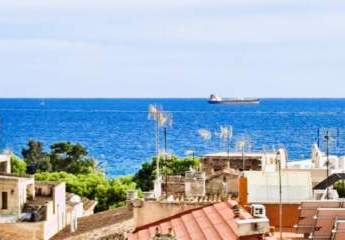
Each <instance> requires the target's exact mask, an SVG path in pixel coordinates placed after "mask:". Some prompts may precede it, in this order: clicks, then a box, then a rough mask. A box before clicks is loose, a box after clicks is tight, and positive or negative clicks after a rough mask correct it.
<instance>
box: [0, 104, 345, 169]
mask: <svg viewBox="0 0 345 240" xmlns="http://www.w3.org/2000/svg"><path fill="white" fill-rule="evenodd" d="M41 103H42V100H40V99H0V117H1V129H0V134H1V135H0V142H1V146H2V148H10V149H12V150H13V151H15V152H16V153H20V152H21V149H22V148H23V147H24V146H25V145H26V143H27V141H28V139H30V138H31V139H37V140H40V141H43V142H44V143H46V144H47V147H48V144H51V143H54V142H57V141H66V140H68V141H72V142H80V143H82V144H84V145H85V146H87V148H88V149H89V152H90V154H91V155H92V156H94V157H95V158H97V159H98V160H99V161H100V162H101V163H102V166H103V167H104V168H105V169H106V172H107V174H108V175H110V176H118V175H126V174H131V173H133V172H135V171H136V170H137V169H138V167H139V166H140V164H141V163H142V162H144V161H146V160H148V159H150V157H151V156H152V155H153V154H154V151H155V143H154V128H153V122H151V121H150V120H148V116H147V108H148V105H149V104H153V103H155V104H158V105H160V106H162V107H163V108H164V109H165V110H167V111H170V112H172V113H173V125H172V127H171V128H170V129H168V149H169V150H170V151H171V152H173V153H176V154H177V155H180V156H183V155H185V153H186V151H187V150H190V149H192V150H194V151H195V152H196V154H197V155H200V154H203V153H205V152H209V151H219V150H221V149H224V146H223V144H222V143H221V142H220V140H219V138H218V137H217V136H214V137H213V139H212V140H210V141H204V140H202V139H201V138H200V137H199V136H198V132H197V131H198V129H200V128H207V129H209V130H211V131H212V132H216V131H217V130H218V129H219V126H221V125H230V124H231V125H233V127H234V137H233V140H232V142H233V143H234V142H235V141H236V139H238V138H241V137H243V136H246V137H249V138H250V139H251V148H252V149H253V150H260V149H262V148H266V149H272V147H273V146H275V147H277V146H278V145H280V144H283V145H284V146H285V147H286V148H287V149H288V151H289V158H290V159H292V160H293V159H300V158H304V157H309V155H310V147H311V144H312V143H313V142H314V141H315V140H316V138H317V129H318V128H319V127H332V128H339V134H337V135H338V138H337V139H338V140H337V141H334V143H333V146H332V152H333V153H339V154H341V153H345V148H344V139H345V135H344V134H345V99H339V100H334V99H332V100H327V99H314V100H306V99H289V100H286V99H264V100H262V102H261V104H260V105H242V106H241V105H210V104H208V103H207V102H206V101H205V100H204V99H85V100H81V99H74V100H71V99H46V100H45V104H44V105H42V104H41ZM334 132H336V131H334ZM334 135H336V133H334ZM335 137H336V136H335ZM233 146H234V144H232V147H233Z"/></svg>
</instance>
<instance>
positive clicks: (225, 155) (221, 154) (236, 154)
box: [203, 152, 275, 158]
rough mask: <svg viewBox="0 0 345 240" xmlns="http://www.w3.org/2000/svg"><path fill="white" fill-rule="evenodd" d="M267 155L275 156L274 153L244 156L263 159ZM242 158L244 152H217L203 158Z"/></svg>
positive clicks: (256, 153)
mask: <svg viewBox="0 0 345 240" xmlns="http://www.w3.org/2000/svg"><path fill="white" fill-rule="evenodd" d="M267 154H274V155H275V153H273V152H245V153H244V155H245V157H246V158H248V157H255V158H257V157H262V156H264V155H267ZM228 156H230V157H242V152H230V153H228V152H217V153H209V154H206V155H204V156H203V157H228Z"/></svg>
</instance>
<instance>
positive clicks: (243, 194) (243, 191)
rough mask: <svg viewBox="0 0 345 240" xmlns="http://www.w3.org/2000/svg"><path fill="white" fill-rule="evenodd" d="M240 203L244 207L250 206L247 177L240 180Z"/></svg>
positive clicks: (241, 177)
mask: <svg viewBox="0 0 345 240" xmlns="http://www.w3.org/2000/svg"><path fill="white" fill-rule="evenodd" d="M238 202H239V204H240V205H241V206H243V207H245V206H247V205H248V179H247V178H246V177H245V176H240V177H239V178H238Z"/></svg>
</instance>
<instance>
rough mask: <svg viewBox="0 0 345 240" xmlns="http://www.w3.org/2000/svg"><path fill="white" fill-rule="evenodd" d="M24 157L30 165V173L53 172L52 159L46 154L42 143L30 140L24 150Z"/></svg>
mask: <svg viewBox="0 0 345 240" xmlns="http://www.w3.org/2000/svg"><path fill="white" fill-rule="evenodd" d="M22 155H23V157H24V160H25V162H26V163H27V165H28V169H27V171H28V173H35V172H42V171H51V170H52V165H51V162H50V157H49V155H48V154H47V153H46V152H44V150H43V143H42V142H39V141H35V140H30V141H29V142H28V146H27V148H23V150H22Z"/></svg>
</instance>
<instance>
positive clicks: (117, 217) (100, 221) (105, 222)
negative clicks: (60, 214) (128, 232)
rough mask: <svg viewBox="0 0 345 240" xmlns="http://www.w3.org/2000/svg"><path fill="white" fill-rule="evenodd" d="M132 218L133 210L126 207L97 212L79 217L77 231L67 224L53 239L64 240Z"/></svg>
mask: <svg viewBox="0 0 345 240" xmlns="http://www.w3.org/2000/svg"><path fill="white" fill-rule="evenodd" d="M132 218H133V212H132V211H129V210H128V209H127V208H126V207H123V208H117V209H113V210H108V211H104V212H100V213H96V214H93V215H90V216H87V217H82V218H79V219H78V230H77V231H76V232H74V233H71V232H70V226H67V227H65V228H64V229H63V230H62V231H60V232H59V233H58V234H57V235H55V236H54V237H53V238H52V240H63V239H66V238H68V237H71V236H77V235H80V234H83V233H87V232H90V231H92V230H95V229H100V228H103V227H106V226H110V225H113V224H116V223H121V222H124V221H127V220H130V219H132Z"/></svg>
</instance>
